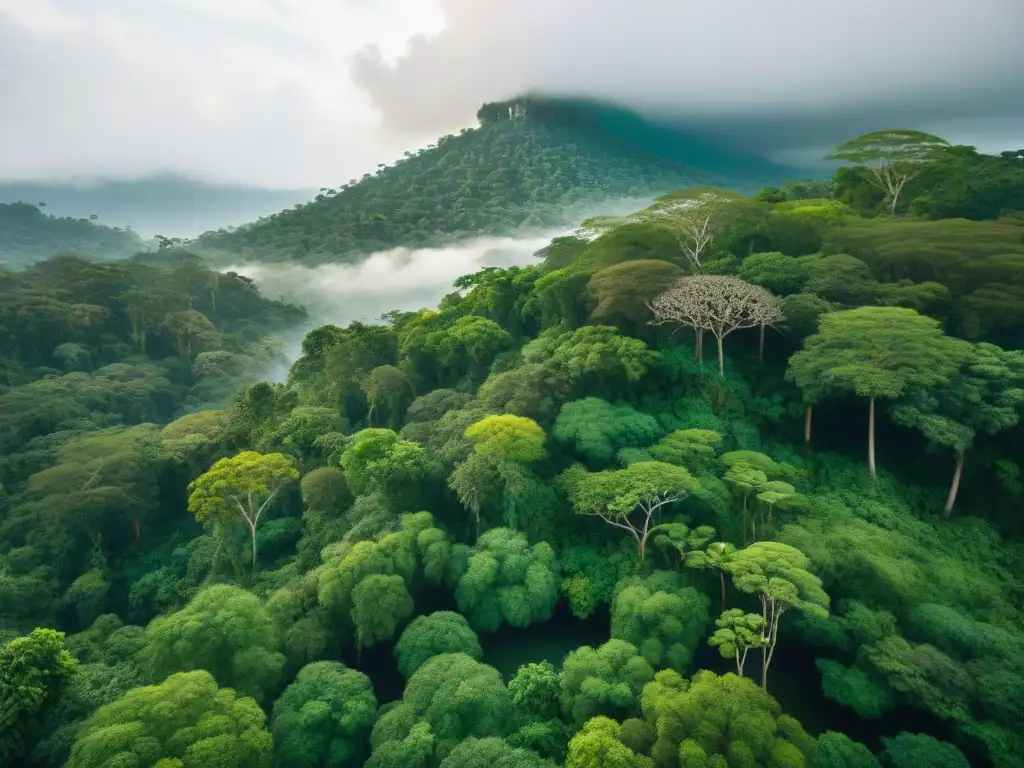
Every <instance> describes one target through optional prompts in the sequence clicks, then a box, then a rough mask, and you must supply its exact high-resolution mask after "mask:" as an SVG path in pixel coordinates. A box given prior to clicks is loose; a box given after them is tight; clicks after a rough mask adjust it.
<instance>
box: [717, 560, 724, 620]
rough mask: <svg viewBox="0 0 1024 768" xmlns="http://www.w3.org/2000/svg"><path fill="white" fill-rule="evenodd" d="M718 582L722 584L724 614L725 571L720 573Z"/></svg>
mask: <svg viewBox="0 0 1024 768" xmlns="http://www.w3.org/2000/svg"><path fill="white" fill-rule="evenodd" d="M718 580H719V581H720V582H721V583H722V613H725V571H723V570H719V571H718Z"/></svg>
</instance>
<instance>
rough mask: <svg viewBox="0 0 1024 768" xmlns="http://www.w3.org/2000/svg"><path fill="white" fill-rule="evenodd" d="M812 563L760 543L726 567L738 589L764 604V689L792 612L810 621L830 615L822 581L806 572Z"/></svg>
mask: <svg viewBox="0 0 1024 768" xmlns="http://www.w3.org/2000/svg"><path fill="white" fill-rule="evenodd" d="M809 566H810V560H809V559H808V558H807V556H806V555H804V554H803V553H802V552H800V550H798V549H796V548H795V547H791V546H790V545H788V544H781V543H779V542H775V541H759V542H757V543H755V544H751V545H750V546H749V547H746V548H745V549H741V550H739V551H737V552H735V553H734V554H733V555H732V556H731V557H730V558H729V562H728V563H727V564H726V566H725V570H727V571H728V572H729V573H730V574H731V575H732V579H733V582H734V583H735V584H736V588H737V589H739V590H740V591H741V592H746V593H747V594H753V595H757V596H758V597H759V598H760V600H761V614H762V616H764V617H765V624H764V626H763V627H762V629H761V632H762V643H761V645H762V651H761V656H762V661H761V685H762V687H765V688H766V687H767V684H768V667H769V665H770V664H771V662H772V656H773V654H774V652H775V647H776V644H777V643H778V638H779V623H780V621H781V620H782V617H783V615H784V614H785V613H786V612H787V611H790V610H797V611H800V612H801V613H806V614H808V615H810V616H811V617H815V618H824V617H826V616H827V615H828V606H829V596H828V594H827V593H826V592H825V590H823V589H822V588H821V579H819V578H818V577H817V576H815V575H814V574H813V573H811V572H810V571H808V570H807V568H808V567H809Z"/></svg>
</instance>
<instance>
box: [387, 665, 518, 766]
mask: <svg viewBox="0 0 1024 768" xmlns="http://www.w3.org/2000/svg"><path fill="white" fill-rule="evenodd" d="M419 725H426V726H427V727H428V728H429V732H430V733H431V735H432V737H433V739H434V740H435V741H434V755H435V757H436V759H437V760H438V761H440V760H441V759H443V758H444V757H446V756H447V755H448V753H450V752H451V751H452V750H453V749H454V748H455V747H456V746H457V745H458V743H459V742H461V741H463V740H465V739H467V738H470V737H476V738H486V737H489V736H498V737H501V736H504V735H506V734H508V733H510V732H511V730H512V729H513V728H514V718H513V707H512V699H511V697H510V696H509V693H508V690H507V689H506V688H505V684H504V683H503V682H502V679H501V675H500V674H499V673H498V671H497V670H496V669H494V668H493V667H489V666H487V665H486V664H481V663H480V662H479V661H477V660H475V659H473V658H470V657H469V656H466V655H465V654H463V653H443V654H441V655H440V656H433V657H431V658H430V659H428V660H427V661H426V662H425V663H424V664H423V665H422V666H421V667H420V668H419V669H417V670H416V671H415V672H414V673H413V675H412V677H410V678H409V681H408V683H406V686H405V693H404V694H403V695H402V700H401V701H400V702H398V703H397V704H396V705H395V706H393V707H391V708H390V709H388V711H387V712H385V713H384V714H383V715H381V717H380V719H379V720H378V721H377V724H376V725H375V726H374V727H373V733H372V735H371V739H370V740H371V743H372V745H373V753H374V755H376V756H377V757H371V758H370V763H369V764H370V765H378V766H381V768H383V766H385V765H406V764H407V763H398V762H390V759H397V758H394V757H391V758H390V759H389V760H385V759H384V756H385V755H391V756H394V755H395V754H398V753H402V754H406V753H408V752H409V751H410V747H411V746H412V745H409V744H405V745H404V746H403V742H406V741H408V739H410V738H412V737H413V736H414V734H415V733H416V731H415V729H416V728H417V726H419ZM420 733H421V734H422V733H423V731H422V729H421V731H420ZM424 735H425V734H424ZM421 738H422V737H417V739H421ZM429 764H433V763H429Z"/></svg>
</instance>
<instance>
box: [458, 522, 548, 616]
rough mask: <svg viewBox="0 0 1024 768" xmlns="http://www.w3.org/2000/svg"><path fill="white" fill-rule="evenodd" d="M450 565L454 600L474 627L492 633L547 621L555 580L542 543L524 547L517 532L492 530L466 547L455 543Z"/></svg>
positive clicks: (546, 549) (523, 540) (505, 529)
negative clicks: (453, 566)
mask: <svg viewBox="0 0 1024 768" xmlns="http://www.w3.org/2000/svg"><path fill="white" fill-rule="evenodd" d="M460 560H461V561H462V563H461V564H460V563H459V561H460ZM453 561H455V562H456V563H457V565H456V572H457V586H456V588H455V599H456V601H457V603H458V605H459V610H460V611H462V612H463V613H465V614H466V615H467V616H468V618H469V623H470V624H471V625H472V626H473V627H474V628H476V629H478V630H480V631H483V632H497V631H498V629H499V628H500V627H501V625H502V624H504V623H507V624H509V625H510V626H513V627H527V626H529V625H530V624H533V623H534V622H538V621H545V620H547V619H549V618H551V614H552V612H553V611H554V608H555V603H556V602H557V600H558V586H559V583H560V581H561V579H560V577H559V567H558V561H557V560H556V558H555V552H554V550H553V549H552V548H551V545H550V544H548V543H547V542H540V543H538V544H534V545H533V546H530V545H529V543H528V542H527V540H526V537H525V536H524V535H523V534H521V533H518V532H516V531H512V530H509V529H508V528H493V529H491V530H489V531H487V532H486V533H484V534H483V535H481V536H480V538H479V539H478V540H477V543H476V546H475V547H473V548H471V549H470V548H465V547H464V545H456V551H455V552H453Z"/></svg>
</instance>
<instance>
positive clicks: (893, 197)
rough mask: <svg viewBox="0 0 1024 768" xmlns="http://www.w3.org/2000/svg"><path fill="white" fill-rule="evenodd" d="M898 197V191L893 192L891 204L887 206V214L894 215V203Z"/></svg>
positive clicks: (897, 200)
mask: <svg viewBox="0 0 1024 768" xmlns="http://www.w3.org/2000/svg"><path fill="white" fill-rule="evenodd" d="M899 199H900V198H899V192H893V195H892V205H890V206H889V215H890V216H895V215H896V203H897V202H899Z"/></svg>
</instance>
